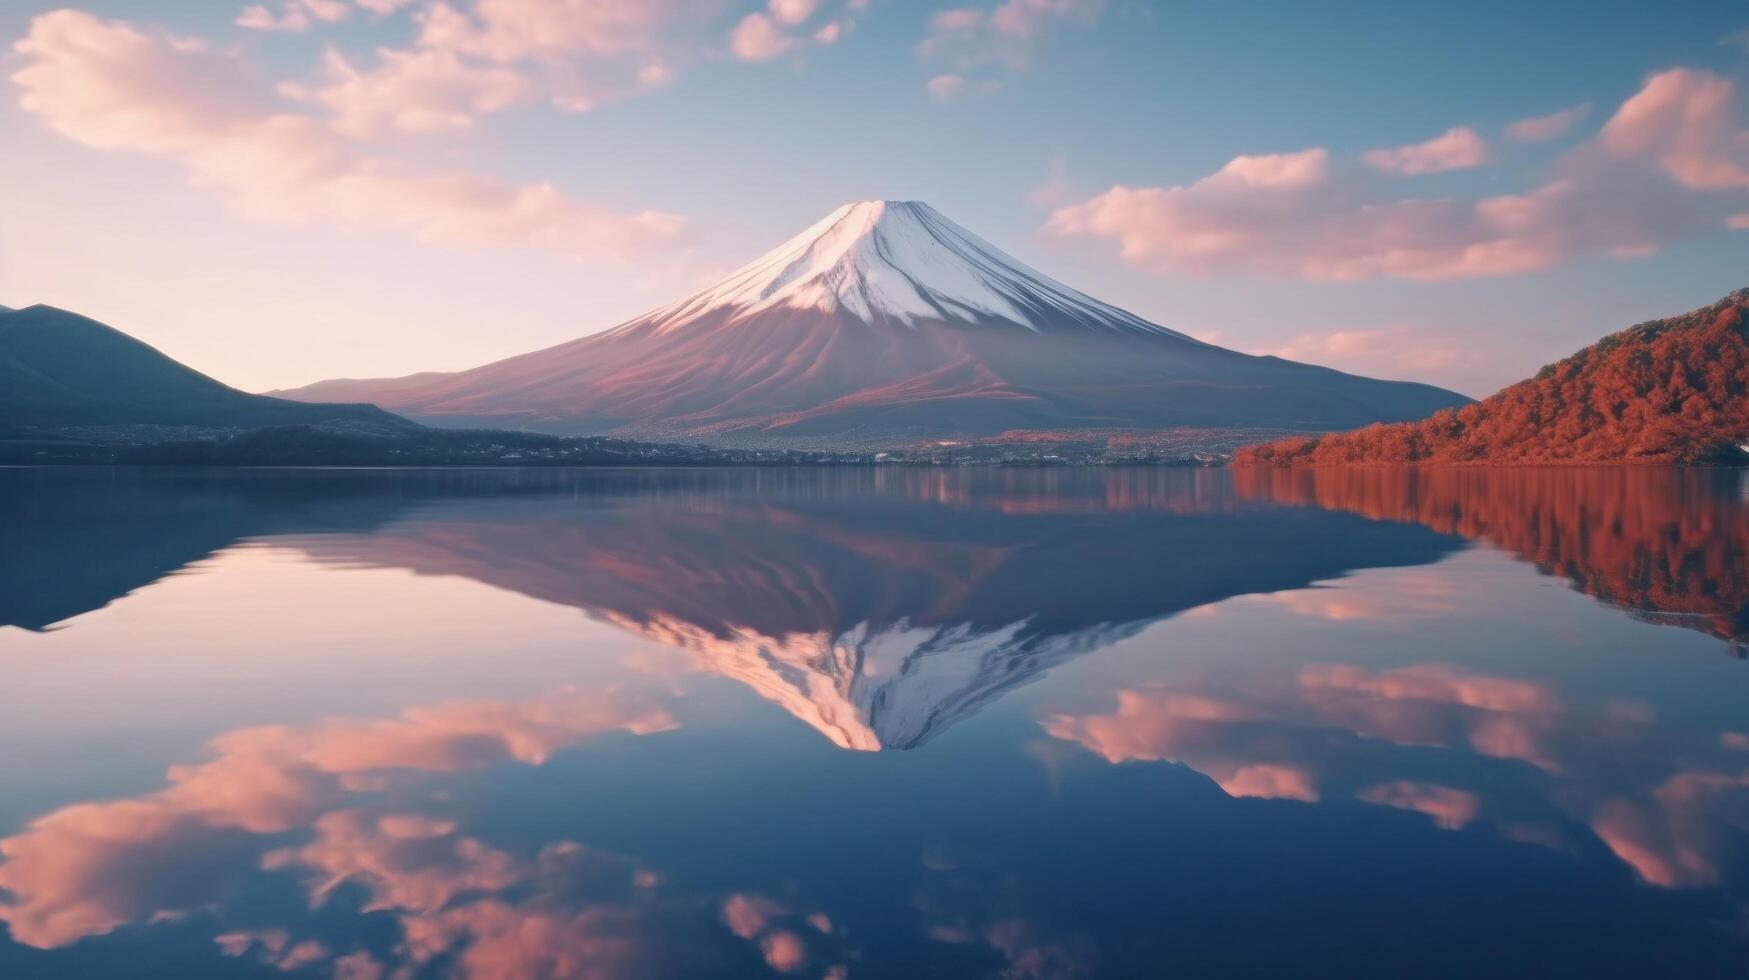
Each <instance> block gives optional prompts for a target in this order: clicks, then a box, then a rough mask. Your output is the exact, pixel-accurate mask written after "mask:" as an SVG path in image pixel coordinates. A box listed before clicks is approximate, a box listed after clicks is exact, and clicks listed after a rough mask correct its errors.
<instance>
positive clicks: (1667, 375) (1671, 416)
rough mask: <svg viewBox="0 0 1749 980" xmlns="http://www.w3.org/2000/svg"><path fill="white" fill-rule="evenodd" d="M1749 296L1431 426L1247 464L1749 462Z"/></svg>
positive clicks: (1295, 447)
mask: <svg viewBox="0 0 1749 980" xmlns="http://www.w3.org/2000/svg"><path fill="white" fill-rule="evenodd" d="M1746 314H1749V289H1739V290H1737V291H1736V292H1734V293H1732V294H1730V295H1729V296H1726V297H1725V298H1724V299H1722V300H1720V301H1718V302H1717V303H1714V304H1712V305H1711V306H1706V307H1702V308H1701V309H1698V310H1694V311H1692V312H1690V313H1685V314H1682V315H1681V316H1674V317H1670V318H1668V319H1664V320H1652V321H1649V322H1646V323H1642V324H1639V325H1637V326H1633V327H1629V328H1628V329H1626V330H1623V331H1621V332H1619V333H1614V334H1611V335H1609V336H1607V337H1605V338H1603V339H1602V340H1600V341H1598V342H1597V343H1595V344H1593V345H1591V346H1590V347H1587V348H1585V349H1584V350H1582V351H1579V352H1578V353H1576V354H1574V355H1572V356H1571V357H1568V358H1566V359H1565V360H1562V361H1559V362H1557V363H1555V364H1551V365H1548V366H1547V367H1544V368H1543V369H1542V370H1541V371H1539V372H1537V375H1536V377H1534V378H1530V379H1528V380H1525V381H1521V382H1519V383H1518V384H1515V385H1512V386H1511V387H1509V388H1506V389H1504V390H1503V391H1501V392H1499V393H1498V394H1495V395H1493V396H1491V397H1489V398H1486V399H1484V400H1482V401H1480V402H1477V403H1475V404H1472V405H1466V406H1464V407H1462V408H1457V409H1445V410H1442V411H1439V412H1437V413H1435V414H1434V415H1433V416H1432V417H1431V418H1428V419H1424V420H1422V421H1419V422H1401V423H1396V424H1389V425H1385V424H1380V425H1371V426H1367V427H1366V428H1363V429H1357V430H1354V431H1351V432H1339V433H1332V434H1329V435H1323V436H1310V437H1298V438H1288V439H1282V440H1278V441H1275V442H1269V443H1264V444H1261V445H1255V446H1248V447H1245V448H1243V449H1241V450H1240V451H1239V452H1238V453H1237V454H1235V457H1234V462H1235V463H1236V464H1240V465H1340V464H1369V463H1387V464H1390V463H1422V464H1531V463H1617V462H1625V463H1686V464H1707V463H1715V464H1735V463H1744V462H1749V317H1746Z"/></svg>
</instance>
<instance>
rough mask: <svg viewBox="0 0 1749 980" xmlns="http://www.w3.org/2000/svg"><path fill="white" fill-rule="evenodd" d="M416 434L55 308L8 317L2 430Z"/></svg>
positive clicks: (367, 408) (376, 413)
mask: <svg viewBox="0 0 1749 980" xmlns="http://www.w3.org/2000/svg"><path fill="white" fill-rule="evenodd" d="M141 425H152V426H196V427H201V428H224V429H237V428H257V427H263V426H278V425H327V426H343V427H348V428H355V429H365V430H372V431H376V430H381V431H403V430H411V429H415V428H417V427H416V426H414V425H413V424H412V423H410V422H408V421H406V420H405V419H401V418H397V417H396V416H394V415H390V414H389V413H388V412H385V411H383V410H382V409H379V408H376V407H375V406H372V405H325V404H308V403H305V402H298V401H288V400H286V399H283V398H269V397H267V396H265V395H251V394H249V393H247V392H243V391H238V390H237V389H235V388H232V387H229V386H227V385H224V384H221V383H219V382H217V381H214V380H213V379H212V378H209V377H207V376H206V375H204V374H201V373H200V372H198V371H195V370H193V369H191V368H188V367H185V366H183V365H182V364H179V363H177V362H176V361H174V360H171V359H170V358H168V357H165V356H164V355H163V354H161V353H159V352H158V351H156V350H154V349H152V348H151V347H148V346H146V345H145V344H142V343H140V342H139V341H137V340H135V339H133V338H132V337H129V336H128V335H127V334H124V333H122V332H121V331H119V330H116V329H114V328H113V327H108V326H105V325H103V324H101V323H98V322H97V321H95V320H91V319H88V318H86V317H82V316H79V315H78V314H76V313H69V312H67V311H66V310H60V309H56V308H55V307H52V306H41V305H38V306H30V307H26V308H24V309H21V310H0V430H21V429H31V430H55V429H66V428H74V427H89V426H141Z"/></svg>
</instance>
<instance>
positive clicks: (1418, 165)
mask: <svg viewBox="0 0 1749 980" xmlns="http://www.w3.org/2000/svg"><path fill="white" fill-rule="evenodd" d="M1361 159H1362V160H1365V161H1366V162H1367V164H1368V165H1369V166H1372V167H1374V168H1376V169H1379V170H1383V171H1384V172H1386V173H1392V174H1437V173H1443V172H1445V171H1447V170H1467V169H1469V168H1471V167H1479V166H1481V165H1482V164H1484V163H1486V162H1488V144H1487V143H1486V142H1485V141H1483V139H1482V137H1481V136H1479V135H1477V134H1476V131H1475V130H1473V129H1471V128H1469V127H1468V126H1453V127H1452V128H1451V129H1448V130H1446V131H1445V132H1443V133H1440V134H1439V135H1438V136H1435V137H1433V138H1432V139H1430V140H1426V141H1424V142H1421V143H1411V144H1409V145H1408V146H1395V147H1391V148H1390V149H1385V150H1372V151H1369V152H1367V153H1364V154H1362V155H1361Z"/></svg>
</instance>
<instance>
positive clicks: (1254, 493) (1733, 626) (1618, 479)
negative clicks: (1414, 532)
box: [1234, 467, 1749, 639]
mask: <svg viewBox="0 0 1749 980" xmlns="http://www.w3.org/2000/svg"><path fill="white" fill-rule="evenodd" d="M1729 479H1730V475H1729V474H1721V473H1717V472H1705V471H1700V472H1695V471H1672V470H1654V469H1631V468H1629V469H1528V470H1482V469H1425V470H1422V469H1411V468H1395V469H1391V468H1354V467H1339V468H1314V469H1270V468H1259V467H1245V468H1239V469H1236V470H1235V471H1234V481H1235V486H1236V488H1237V490H1238V492H1239V494H1240V496H1242V497H1247V498H1251V499H1258V500H1268V501H1271V502H1275V503H1284V504H1291V505H1300V506H1306V505H1310V506H1317V507H1321V508H1324V509H1326V510H1344V511H1351V512H1354V513H1358V514H1362V515H1364V516H1366V517H1370V518H1373V519H1374V520H1387V521H1412V522H1415V523H1418V524H1423V525H1426V526H1427V527H1430V528H1432V529H1433V530H1435V531H1439V532H1442V533H1445V534H1459V535H1462V536H1464V537H1467V538H1474V539H1480V540H1485V541H1491V542H1493V543H1495V544H1497V545H1499V546H1501V547H1503V548H1505V549H1507V550H1508V551H1511V552H1514V553H1516V554H1518V555H1519V556H1520V557H1522V558H1524V559H1526V560H1527V561H1531V562H1534V563H1535V564H1536V566H1537V567H1538V568H1539V569H1541V570H1542V571H1543V572H1545V573H1547V574H1551V575H1560V576H1563V577H1565V578H1567V579H1570V580H1571V581H1572V582H1573V584H1574V587H1576V588H1578V589H1579V590H1580V591H1582V592H1584V593H1586V594H1587V595H1591V596H1594V597H1596V598H1598V599H1601V600H1603V601H1604V602H1608V603H1610V604H1612V605H1616V606H1621V607H1623V608H1627V609H1633V610H1639V611H1643V612H1647V613H1653V614H1661V615H1665V616H1670V617H1672V618H1673V621H1677V622H1681V623H1683V624H1684V625H1693V626H1695V627H1696V628H1700V629H1704V630H1706V631H1707V632H1710V633H1713V634H1714V635H1717V636H1721V637H1725V638H1727V639H1737V638H1741V637H1743V636H1745V635H1746V634H1749V506H1746V505H1745V501H1744V500H1743V499H1742V497H1741V496H1740V495H1738V494H1737V493H1735V492H1734V490H1733V488H1732V487H1729V486H1726V485H1725V484H1724V481H1727V480H1729Z"/></svg>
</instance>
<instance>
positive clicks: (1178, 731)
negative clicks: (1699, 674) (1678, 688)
mask: <svg viewBox="0 0 1749 980" xmlns="http://www.w3.org/2000/svg"><path fill="white" fill-rule="evenodd" d="M1115 701H1116V705H1115V709H1114V710H1112V711H1110V712H1098V713H1092V714H1083V715H1070V714H1058V715H1053V716H1051V717H1049V718H1048V719H1046V721H1045V722H1044V727H1045V729H1046V731H1048V732H1049V733H1050V734H1051V735H1052V736H1054V737H1056V738H1059V739H1064V740H1066V741H1071V742H1074V743H1077V744H1079V745H1081V746H1083V747H1084V748H1086V749H1087V750H1088V751H1090V752H1093V753H1095V754H1097V755H1098V756H1100V757H1101V758H1103V759H1105V760H1106V761H1108V762H1113V763H1118V762H1126V761H1132V760H1146V761H1172V762H1182V763H1184V764H1186V765H1189V766H1191V767H1193V768H1195V769H1196V770H1197V771H1199V772H1202V773H1204V774H1206V775H1208V776H1209V777H1210V778H1212V779H1214V780H1215V782H1216V783H1218V784H1219V785H1220V786H1221V788H1222V789H1223V790H1225V791H1226V792H1227V793H1228V794H1229V795H1232V796H1254V797H1266V798H1283V799H1292V800H1300V801H1305V802H1317V801H1323V800H1332V799H1335V800H1342V799H1348V800H1359V801H1363V802H1367V803H1373V804H1378V805H1383V806H1390V807H1397V808H1401V809H1406V810H1413V811H1417V812H1420V813H1422V814H1425V815H1426V816H1428V817H1429V818H1431V820H1432V821H1433V822H1434V823H1435V824H1436V825H1438V826H1440V827H1442V828H1445V829H1448V830H1458V829H1462V828H1464V827H1467V826H1469V825H1470V824H1472V823H1474V822H1476V821H1478V820H1485V821H1487V822H1488V823H1490V824H1491V825H1492V827H1493V829H1494V830H1495V831H1497V832H1498V833H1500V834H1502V835H1504V836H1506V837H1508V838H1510V839H1513V840H1519V841H1525V842H1529V843H1537V844H1542V845H1545V846H1549V847H1554V848H1560V849H1566V850H1578V849H1580V848H1582V847H1583V846H1585V845H1586V844H1587V843H1589V841H1590V840H1591V839H1593V835H1594V837H1595V839H1596V840H1599V841H1601V842H1602V843H1603V844H1604V845H1606V846H1607V847H1608V848H1609V849H1610V850H1611V851H1613V852H1614V853H1615V855H1616V856H1617V857H1619V858H1620V859H1621V860H1622V861H1623V862H1625V863H1626V864H1627V865H1629V866H1630V867H1632V868H1633V870H1634V871H1635V872H1637V873H1638V874H1639V876H1640V877H1641V878H1642V879H1644V880H1645V881H1646V882H1648V883H1650V884H1653V885H1658V886H1662V887H1669V888H1678V887H1708V886H1728V888H1729V890H1730V891H1732V892H1733V893H1737V894H1740V895H1742V896H1744V897H1745V898H1746V899H1749V868H1746V867H1745V864H1744V858H1745V857H1749V855H1746V854H1745V853H1744V846H1745V845H1746V844H1749V839H1745V834H1746V833H1749V734H1745V733H1743V732H1738V731H1731V730H1726V731H1722V732H1719V731H1711V732H1709V731H1693V730H1688V729H1686V728H1684V727H1681V726H1679V725H1678V726H1670V725H1666V724H1662V723H1661V721H1660V719H1659V718H1658V717H1657V715H1656V712H1655V711H1654V710H1653V709H1652V708H1651V707H1650V706H1647V705H1645V704H1643V703H1635V702H1631V701H1626V702H1624V701H1616V702H1612V703H1609V704H1606V705H1602V706H1591V705H1583V706H1580V705H1568V704H1566V703H1564V701H1563V699H1562V698H1561V697H1559V696H1558V695H1557V694H1556V693H1555V692H1554V691H1553V690H1551V689H1550V688H1549V687H1548V686H1546V685H1541V684H1534V683H1529V682H1526V681H1523V680H1517V679H1513V678H1506V677H1494V676H1487V675H1483V674H1477V673H1472V672H1468V671H1465V670H1462V669H1460V668H1457V667H1453V666H1448V665H1443V664H1416V665H1413V666H1407V667H1399V668H1393V669H1388V670H1369V669H1367V668H1364V667H1358V666H1354V665H1348V664H1315V665H1310V666H1307V667H1305V668H1302V669H1301V670H1300V671H1299V672H1298V674H1297V676H1292V677H1287V678H1282V677H1279V676H1273V675H1261V676H1240V677H1237V678H1234V677H1229V678H1224V679H1222V680H1219V681H1213V682H1209V683H1205V684H1184V685H1179V686H1177V687H1167V686H1163V685H1162V686H1152V687H1142V688H1126V689H1123V690H1120V691H1118V692H1117V693H1116V696H1115Z"/></svg>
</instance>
